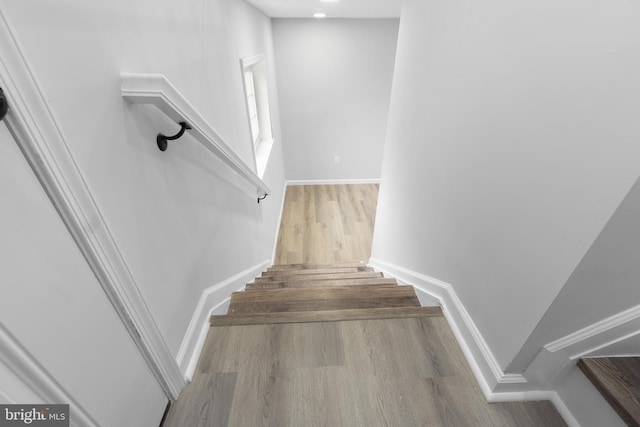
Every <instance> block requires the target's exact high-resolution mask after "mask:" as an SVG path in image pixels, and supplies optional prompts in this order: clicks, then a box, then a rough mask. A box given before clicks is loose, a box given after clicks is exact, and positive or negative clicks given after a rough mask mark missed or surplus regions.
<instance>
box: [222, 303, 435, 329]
mask: <svg viewBox="0 0 640 427" xmlns="http://www.w3.org/2000/svg"><path fill="white" fill-rule="evenodd" d="M434 316H442V309H441V308H440V307H385V308H367V309H351V310H326V311H303V312H286V313H259V314H234V315H226V316H211V318H210V322H211V326H231V325H258V324H274V323H310V322H338V321H347V320H370V319H399V318H411V317H434Z"/></svg>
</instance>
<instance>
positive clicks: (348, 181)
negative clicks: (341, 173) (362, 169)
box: [287, 178, 380, 185]
mask: <svg viewBox="0 0 640 427" xmlns="http://www.w3.org/2000/svg"><path fill="white" fill-rule="evenodd" d="M342 184H380V178H362V179H293V180H288V181H287V185H342Z"/></svg>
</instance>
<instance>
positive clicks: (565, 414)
mask: <svg viewBox="0 0 640 427" xmlns="http://www.w3.org/2000/svg"><path fill="white" fill-rule="evenodd" d="M548 395H549V397H548V400H550V401H551V403H553V406H555V407H556V410H557V411H558V413H559V414H560V416H561V417H562V418H563V419H564V422H565V423H567V426H569V427H580V423H579V422H578V420H577V419H576V417H575V416H574V415H573V413H572V412H571V410H570V409H569V407H568V406H567V405H566V404H565V403H564V400H562V398H561V397H560V395H559V394H558V393H556V392H555V391H549V392H548Z"/></svg>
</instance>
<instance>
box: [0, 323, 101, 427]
mask: <svg viewBox="0 0 640 427" xmlns="http://www.w3.org/2000/svg"><path fill="white" fill-rule="evenodd" d="M0 367H2V368H5V369H8V370H9V371H11V372H12V373H13V374H14V375H15V378H14V379H15V381H19V382H20V384H15V385H16V386H18V387H20V388H24V389H25V391H27V393H24V392H23V393H22V394H23V396H10V395H7V394H6V393H2V394H3V395H5V398H7V400H9V401H13V403H25V401H18V402H15V400H18V399H20V397H22V398H24V394H30V395H31V396H37V397H38V398H39V399H41V402H42V403H68V404H69V405H70V407H71V411H73V419H74V423H73V425H74V426H86V427H90V426H97V425H99V424H98V422H97V421H96V420H94V419H93V418H92V417H91V415H90V414H89V413H88V412H87V411H86V410H85V409H84V408H83V407H82V405H80V404H79V403H78V401H76V400H75V399H74V398H73V396H71V395H70V394H69V393H68V392H67V391H66V390H65V389H64V388H63V386H62V385H61V384H59V383H58V382H57V381H56V380H55V379H54V378H53V376H51V375H50V374H49V372H48V371H47V370H46V369H45V368H44V367H43V366H42V365H40V363H38V361H37V360H36V358H35V357H33V356H32V355H31V353H29V352H28V351H27V349H25V348H24V347H23V346H22V345H21V344H20V342H18V340H16V339H15V337H13V336H12V335H11V333H10V332H9V331H8V330H7V329H5V327H4V326H3V325H1V324H0ZM0 371H2V369H0ZM11 385H12V384H11V378H4V379H3V384H2V386H3V387H11ZM18 387H12V388H11V390H9V393H11V392H14V393H18V392H19V391H18ZM31 403H36V402H31Z"/></svg>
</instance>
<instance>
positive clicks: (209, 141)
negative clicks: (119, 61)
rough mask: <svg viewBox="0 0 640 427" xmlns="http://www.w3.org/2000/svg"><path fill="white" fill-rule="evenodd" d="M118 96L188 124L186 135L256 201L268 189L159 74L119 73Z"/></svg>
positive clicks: (266, 193) (268, 192)
mask: <svg viewBox="0 0 640 427" xmlns="http://www.w3.org/2000/svg"><path fill="white" fill-rule="evenodd" d="M120 79H121V90H122V97H123V98H125V99H126V100H127V101H129V102H131V103H134V104H149V105H155V106H156V107H158V109H159V110H160V111H162V112H163V113H164V114H166V115H167V116H168V117H169V118H171V119H172V120H173V121H175V122H176V123H180V122H185V123H188V124H189V126H190V127H191V129H190V130H189V134H190V135H191V136H193V138H195V139H196V140H197V141H198V142H200V143H201V144H202V146H203V147H205V148H206V149H207V150H209V151H210V152H212V153H213V154H215V155H216V156H218V157H219V158H220V159H221V160H222V161H224V162H225V163H226V164H227V165H228V166H229V167H231V168H232V169H233V170H235V171H236V172H237V173H238V174H239V175H240V176H242V177H243V178H244V179H245V180H246V181H247V182H249V183H250V184H253V185H254V186H255V187H256V189H257V191H258V198H259V200H258V202H259V201H260V200H262V198H264V197H262V196H265V195H268V194H270V193H271V190H270V189H269V187H267V185H266V184H265V183H264V181H262V179H260V177H259V176H258V175H257V174H256V173H255V172H254V171H253V170H252V169H251V168H250V167H249V166H247V164H246V163H245V162H244V160H242V159H241V158H240V156H238V155H237V154H236V152H235V151H233V149H232V148H231V147H230V146H229V144H227V143H226V142H225V141H224V139H223V138H222V137H221V136H220V134H219V133H218V132H217V131H216V130H215V129H214V128H213V127H212V126H211V125H210V124H209V123H207V121H206V120H205V119H204V118H203V117H202V116H201V115H200V113H198V111H197V110H196V109H195V107H194V106H193V105H191V104H190V103H189V101H187V99H186V98H185V97H184V96H183V95H182V93H180V91H178V89H176V87H175V86H174V85H172V84H171V82H170V81H169V80H167V78H166V77H165V76H164V75H162V74H136V73H122V74H120Z"/></svg>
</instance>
